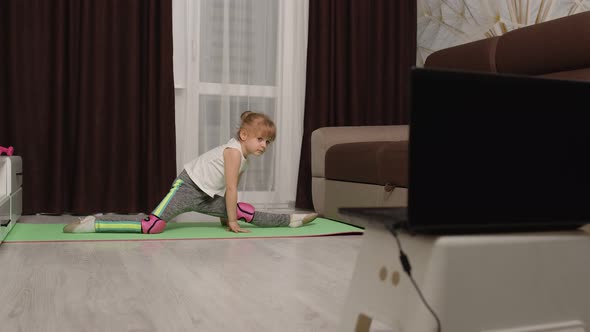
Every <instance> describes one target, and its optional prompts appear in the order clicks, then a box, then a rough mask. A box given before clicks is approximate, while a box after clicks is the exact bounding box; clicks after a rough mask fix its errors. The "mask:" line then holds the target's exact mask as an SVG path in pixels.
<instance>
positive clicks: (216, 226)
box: [4, 218, 363, 243]
mask: <svg viewBox="0 0 590 332" xmlns="http://www.w3.org/2000/svg"><path fill="white" fill-rule="evenodd" d="M240 225H241V227H242V228H247V229H249V230H251V232H250V233H239V234H236V233H231V232H228V231H227V230H226V229H225V228H224V227H222V226H221V225H220V223H219V222H195V223H192V222H190V223H189V222H182V223H174V222H173V223H170V224H169V225H167V227H166V230H165V231H164V232H163V233H160V234H133V233H77V234H76V233H63V231H62V229H63V227H64V224H19V223H16V224H15V225H14V227H13V228H12V230H11V231H10V233H9V234H8V236H6V238H5V239H4V242H6V243H19V242H61V241H133V240H139V241H149V240H188V239H239V238H266V237H306V236H326V235H343V234H362V233H363V229H362V228H358V227H355V226H351V225H348V224H344V223H340V222H337V221H333V220H329V219H324V218H317V219H315V220H314V221H313V222H311V223H309V224H307V225H304V226H302V227H298V228H290V227H273V228H262V227H256V226H254V225H250V224H245V223H240Z"/></svg>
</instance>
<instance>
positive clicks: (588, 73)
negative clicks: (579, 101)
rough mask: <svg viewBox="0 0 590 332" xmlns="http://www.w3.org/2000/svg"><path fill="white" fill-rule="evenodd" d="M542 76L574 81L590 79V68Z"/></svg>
mask: <svg viewBox="0 0 590 332" xmlns="http://www.w3.org/2000/svg"><path fill="white" fill-rule="evenodd" d="M540 77H545V78H553V79H560V80H572V81H590V68H583V69H576V70H568V71H560V72H556V73H550V74H545V75H540Z"/></svg>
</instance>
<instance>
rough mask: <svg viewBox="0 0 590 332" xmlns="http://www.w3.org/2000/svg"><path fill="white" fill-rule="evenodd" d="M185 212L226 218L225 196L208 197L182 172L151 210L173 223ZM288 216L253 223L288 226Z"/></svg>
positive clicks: (259, 215) (257, 216)
mask: <svg viewBox="0 0 590 332" xmlns="http://www.w3.org/2000/svg"><path fill="white" fill-rule="evenodd" d="M185 212H199V213H204V214H207V215H210V216H214V217H219V218H221V219H227V212H226V209H225V197H221V196H217V195H216V196H215V197H209V195H207V194H206V193H205V192H203V190H201V188H199V187H198V186H197V185H196V184H195V183H194V182H193V180H191V178H190V177H189V175H188V173H187V172H186V171H185V170H183V171H182V172H181V173H180V175H178V177H177V178H176V179H175V180H174V182H173V184H172V188H170V191H169V192H168V194H167V195H166V197H164V199H163V200H162V201H161V202H160V204H158V206H157V207H156V208H155V209H154V211H152V214H153V215H156V216H157V217H159V218H160V219H162V220H165V221H170V220H172V219H173V218H174V217H176V216H178V215H180V214H182V213H185ZM145 217H147V215H145V214H140V215H137V217H135V218H134V219H137V221H141V220H142V219H144V218H145ZM96 219H97V220H98V221H99V222H100V221H129V216H128V215H104V216H100V217H97V218H96ZM290 219H291V218H290V215H289V214H278V213H268V212H262V211H256V212H255V213H254V218H253V219H252V222H251V223H252V224H254V225H256V226H260V227H282V226H289V222H290Z"/></svg>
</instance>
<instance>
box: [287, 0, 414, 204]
mask: <svg viewBox="0 0 590 332" xmlns="http://www.w3.org/2000/svg"><path fill="white" fill-rule="evenodd" d="M416 24H417V18H416V0H310V3H309V37H308V49H307V82H306V93H305V118H304V129H303V146H302V148H301V161H300V165H299V178H298V183H297V200H296V204H295V205H296V207H298V208H304V209H311V208H313V204H312V199H311V145H310V139H311V133H312V132H313V131H314V130H315V129H317V128H321V127H328V126H360V125H390V124H406V123H407V122H408V106H407V105H408V96H407V92H408V90H407V89H408V88H409V81H408V80H409V71H410V68H411V67H412V66H413V65H415V63H416V60H415V59H416Z"/></svg>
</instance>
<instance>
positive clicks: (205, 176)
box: [184, 138, 248, 197]
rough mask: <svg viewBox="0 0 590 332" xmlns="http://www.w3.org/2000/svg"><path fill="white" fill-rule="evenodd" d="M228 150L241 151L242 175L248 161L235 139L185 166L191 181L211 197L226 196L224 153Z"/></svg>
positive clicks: (240, 172)
mask: <svg viewBox="0 0 590 332" xmlns="http://www.w3.org/2000/svg"><path fill="white" fill-rule="evenodd" d="M228 148H230V149H237V150H239V151H240V156H242V160H241V161H240V170H239V174H242V173H243V172H244V171H245V170H246V168H247V167H248V160H247V159H246V158H244V154H243V153H242V146H241V145H240V142H238V140H236V139H235V138H232V139H230V140H229V142H227V143H226V144H224V145H221V146H218V147H216V148H214V149H212V150H209V151H207V152H205V153H204V154H202V155H200V156H199V157H197V158H196V159H193V160H191V161H190V162H188V163H187V164H185V165H184V169H185V170H186V172H187V173H188V175H189V176H190V177H191V180H193V182H194V183H195V184H196V185H197V186H199V188H201V190H203V191H204V192H205V193H206V194H207V195H209V196H211V197H213V196H214V195H219V196H224V195H225V169H224V160H223V151H224V150H225V149H228Z"/></svg>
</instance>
